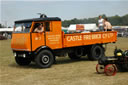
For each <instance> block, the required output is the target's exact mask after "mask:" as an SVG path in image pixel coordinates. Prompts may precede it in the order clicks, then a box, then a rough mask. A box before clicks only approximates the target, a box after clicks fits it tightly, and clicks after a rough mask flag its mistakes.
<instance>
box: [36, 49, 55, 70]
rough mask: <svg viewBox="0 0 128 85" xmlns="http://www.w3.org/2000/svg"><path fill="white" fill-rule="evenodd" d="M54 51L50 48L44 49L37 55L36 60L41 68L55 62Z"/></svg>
mask: <svg viewBox="0 0 128 85" xmlns="http://www.w3.org/2000/svg"><path fill="white" fill-rule="evenodd" d="M54 59H55V58H54V56H53V53H52V52H51V51H49V50H42V51H41V52H39V54H38V55H37V56H36V57H35V62H36V64H37V65H38V66H39V67H40V68H48V67H50V66H51V65H52V64H53V63H54Z"/></svg>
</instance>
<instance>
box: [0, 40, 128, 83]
mask: <svg viewBox="0 0 128 85" xmlns="http://www.w3.org/2000/svg"><path fill="white" fill-rule="evenodd" d="M10 42H11V41H10V40H2V41H0V85H127V83H128V72H124V73H123V72H118V73H117V75H116V76H110V77H108V76H106V75H105V74H97V73H96V70H95V66H96V64H97V61H89V60H87V59H86V58H83V59H81V60H80V61H71V60H70V59H69V58H68V57H64V58H63V57H62V58H57V64H54V65H53V66H52V67H51V68H48V69H39V68H37V67H36V65H35V64H34V63H32V64H30V65H29V66H23V67H22V66H18V65H17V64H16V63H15V60H14V57H13V54H12V50H11V47H10ZM115 45H116V46H117V47H118V48H120V49H122V50H126V49H128V38H118V41H117V43H116V44H109V45H107V51H106V55H107V56H111V55H113V51H114V48H115Z"/></svg>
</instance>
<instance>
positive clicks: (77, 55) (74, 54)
mask: <svg viewBox="0 0 128 85" xmlns="http://www.w3.org/2000/svg"><path fill="white" fill-rule="evenodd" d="M82 55H83V48H80V47H79V48H76V49H75V50H74V52H71V53H68V56H69V58H70V59H72V60H77V59H80V58H81V56H82Z"/></svg>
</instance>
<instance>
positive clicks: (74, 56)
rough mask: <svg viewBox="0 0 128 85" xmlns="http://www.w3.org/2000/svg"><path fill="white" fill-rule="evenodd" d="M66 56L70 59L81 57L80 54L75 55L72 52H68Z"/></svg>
mask: <svg viewBox="0 0 128 85" xmlns="http://www.w3.org/2000/svg"><path fill="white" fill-rule="evenodd" d="M68 56H69V58H70V59H72V60H77V59H80V58H81V56H78V55H75V54H73V53H69V54H68Z"/></svg>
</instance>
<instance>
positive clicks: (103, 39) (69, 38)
mask: <svg viewBox="0 0 128 85" xmlns="http://www.w3.org/2000/svg"><path fill="white" fill-rule="evenodd" d="M63 38H64V45H63V47H73V46H82V45H92V44H102V43H111V42H116V40H117V32H116V31H109V32H92V33H78V34H77V33H76V34H64V37H63Z"/></svg>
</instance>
